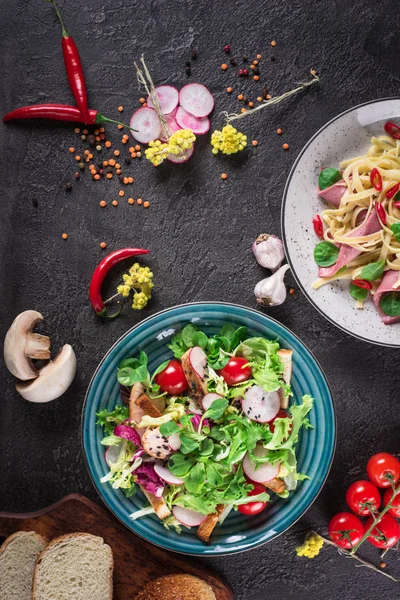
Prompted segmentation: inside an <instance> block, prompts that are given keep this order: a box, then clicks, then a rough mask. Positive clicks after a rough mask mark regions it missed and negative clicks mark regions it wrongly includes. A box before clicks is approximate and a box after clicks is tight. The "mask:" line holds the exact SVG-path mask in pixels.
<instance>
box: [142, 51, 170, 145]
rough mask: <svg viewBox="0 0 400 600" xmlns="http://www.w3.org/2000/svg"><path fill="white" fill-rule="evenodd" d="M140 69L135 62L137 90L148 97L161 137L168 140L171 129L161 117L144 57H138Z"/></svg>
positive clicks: (154, 89) (162, 116) (158, 103)
mask: <svg viewBox="0 0 400 600" xmlns="http://www.w3.org/2000/svg"><path fill="white" fill-rule="evenodd" d="M140 62H141V63H142V64H141V67H140V66H139V65H138V64H137V63H136V62H135V63H134V65H135V69H136V77H137V81H138V84H139V90H144V91H145V92H146V94H147V95H148V96H150V98H151V101H152V103H153V106H154V110H155V111H156V113H157V116H158V118H159V119H160V123H161V129H162V133H163V137H165V138H166V139H169V138H170V137H171V135H172V132H171V129H170V128H169V126H168V123H167V120H166V118H165V115H163V113H162V110H161V105H160V101H159V99H158V96H157V92H156V88H155V85H154V83H153V79H152V77H151V75H150V71H149V69H148V68H147V65H146V63H145V60H144V55H143V54H142V56H141V57H140Z"/></svg>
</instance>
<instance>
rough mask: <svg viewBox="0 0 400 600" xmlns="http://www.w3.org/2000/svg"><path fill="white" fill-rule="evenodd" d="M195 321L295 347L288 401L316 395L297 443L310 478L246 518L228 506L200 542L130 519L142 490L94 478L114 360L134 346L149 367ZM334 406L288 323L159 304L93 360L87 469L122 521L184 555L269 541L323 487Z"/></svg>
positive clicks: (151, 520)
mask: <svg viewBox="0 0 400 600" xmlns="http://www.w3.org/2000/svg"><path fill="white" fill-rule="evenodd" d="M190 322H192V323H196V325H197V326H198V327H199V328H201V329H202V330H203V331H205V333H207V334H214V333H216V332H217V331H218V330H219V329H220V327H221V326H222V325H224V324H225V323H233V324H234V325H236V326H240V325H245V326H247V327H248V328H249V335H250V336H264V337H267V338H270V339H278V340H279V342H280V343H281V346H282V347H283V348H290V349H292V350H293V351H294V354H293V378H292V389H293V392H294V400H293V401H294V402H297V403H299V402H300V400H301V397H302V396H303V395H304V394H311V396H313V397H314V398H315V407H314V408H313V410H312V411H311V413H310V421H311V423H312V425H313V426H314V427H315V429H308V430H306V431H302V434H301V436H300V439H299V443H298V452H297V455H298V466H299V471H301V472H303V473H307V474H308V476H309V477H310V478H311V480H310V481H308V480H307V481H304V482H301V483H299V486H298V488H297V490H296V491H295V492H294V493H292V494H291V496H290V497H289V498H288V499H286V500H282V499H279V498H276V500H275V501H274V502H273V503H272V504H271V505H270V506H269V508H268V509H267V510H266V511H264V512H263V513H261V514H259V515H257V516H254V517H245V516H244V515H242V514H240V513H239V512H235V511H232V512H231V513H230V515H229V516H228V518H227V519H226V520H225V521H224V523H223V524H222V526H220V527H216V529H215V530H214V533H213V535H212V541H211V542H210V543H209V544H208V545H206V544H204V543H203V542H201V541H200V540H199V539H198V538H197V537H196V532H195V530H193V531H192V530H188V529H183V531H182V533H181V534H180V535H178V534H177V533H175V531H172V530H167V529H166V528H165V527H164V526H163V525H162V523H161V521H160V520H159V519H158V518H157V517H156V516H155V515H150V516H147V517H143V518H142V519H138V520H137V521H132V520H131V519H130V518H129V514H130V513H132V512H134V511H135V510H137V509H139V508H142V507H143V506H147V505H148V502H147V501H146V499H145V498H144V496H143V495H142V493H141V492H138V493H137V494H136V495H135V496H134V497H133V498H126V497H125V496H124V494H123V492H121V491H120V490H113V489H112V488H111V486H110V485H109V484H107V483H105V484H101V483H100V478H101V477H102V476H103V475H105V474H106V473H107V472H108V469H107V466H106V463H105V461H104V447H103V446H102V445H101V443H100V442H101V439H102V437H103V434H102V428H101V427H100V426H98V425H96V415H95V413H96V412H98V411H99V410H101V409H103V408H107V409H109V410H111V409H112V408H113V407H114V406H115V404H117V403H119V402H120V397H119V385H118V382H117V378H116V373H117V367H118V365H119V363H120V362H121V361H122V359H123V358H126V357H127V356H134V355H136V354H137V353H138V352H140V350H144V351H145V352H147V354H148V356H149V366H150V370H153V369H155V368H156V367H157V366H158V365H159V364H160V363H161V362H163V361H164V360H166V359H168V358H170V357H171V352H170V351H169V350H168V349H167V348H166V344H167V343H168V341H169V339H170V337H171V336H172V335H173V333H174V332H175V331H177V330H180V329H182V328H183V327H184V326H185V325H186V324H187V323H190ZM335 425H336V424H335V411H334V407H333V403H332V398H331V394H330V390H329V386H328V384H327V381H326V379H325V377H324V375H323V373H322V371H321V368H320V366H319V365H318V363H317V362H316V360H315V358H314V357H313V356H312V354H311V353H310V351H309V350H308V349H307V348H306V347H305V346H304V345H303V344H302V342H301V341H300V340H299V339H298V338H297V337H296V336H295V335H294V334H293V333H291V332H290V331H289V330H288V329H287V328H286V327H284V326H283V325H281V324H280V323H278V322H277V321H275V320H274V319H271V318H270V317H267V316H266V315H263V314H262V313H260V312H257V311H255V310H250V309H248V308H244V307H242V306H237V305H232V304H224V303H218V302H204V303H203V302H201V303H194V304H185V305H182V306H177V307H175V308H170V309H167V310H164V311H162V312H160V313H157V314H156V315H154V316H152V317H150V318H148V319H146V320H144V321H142V322H141V323H139V325H137V326H136V327H133V329H131V330H130V331H128V332H127V333H126V334H125V335H124V336H123V337H122V338H121V339H119V340H118V342H117V343H116V344H115V345H114V346H113V347H112V348H111V350H109V352H108V353H107V354H106V356H105V357H104V358H103V360H102V361H101V363H100V365H99V366H98V368H97V370H96V372H95V374H94V376H93V379H92V381H91V383H90V385H89V388H88V391H87V394H86V399H85V403H84V407H83V420H82V427H83V446H84V452H85V457H86V460H87V464H88V468H89V472H90V474H91V477H92V479H93V482H94V485H95V487H96V489H97V491H98V493H99V494H100V496H101V498H102V499H103V501H104V502H105V504H106V505H107V506H108V508H109V509H110V510H111V511H112V512H113V513H114V515H115V516H116V517H118V519H120V521H122V523H124V525H126V526H127V527H128V529H131V530H132V531H134V532H135V533H136V534H138V535H139V536H141V537H143V538H145V539H146V540H148V541H149V542H152V543H153V544H156V545H157V546H161V547H163V548H167V549H169V550H173V551H175V552H182V553H184V554H194V555H214V556H217V555H221V554H232V553H234V552H242V551H244V550H249V549H250V548H255V547H256V546H259V545H260V544H263V543H265V542H268V541H270V540H272V539H274V538H275V537H276V536H278V535H279V534H281V533H282V532H283V531H285V530H286V529H288V528H289V527H290V526H291V525H293V523H295V522H296V521H297V519H299V518H300V517H301V515H302V514H303V513H304V512H305V511H306V510H307V509H308V508H309V507H310V505H311V504H312V502H313V501H314V500H315V498H316V497H317V495H318V493H319V491H320V490H321V488H322V486H323V484H324V481H325V479H326V477H327V475H328V472H329V468H330V466H331V462H332V458H333V453H334V449H335V441H336V426H335Z"/></svg>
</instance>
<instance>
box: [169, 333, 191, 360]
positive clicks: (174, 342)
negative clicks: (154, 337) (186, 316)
mask: <svg viewBox="0 0 400 600" xmlns="http://www.w3.org/2000/svg"><path fill="white" fill-rule="evenodd" d="M167 348H169V349H170V350H172V353H173V355H174V357H175V358H178V359H181V358H182V356H183V355H184V354H185V352H186V350H187V347H186V345H185V343H184V341H183V339H182V334H181V333H177V334H175V335H174V336H172V338H171V342H170V343H169V344H167Z"/></svg>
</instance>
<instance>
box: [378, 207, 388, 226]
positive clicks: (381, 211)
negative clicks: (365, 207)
mask: <svg viewBox="0 0 400 600" xmlns="http://www.w3.org/2000/svg"><path fill="white" fill-rule="evenodd" d="M376 212H377V213H378V217H379V218H380V220H381V222H382V225H386V210H385V209H384V208H383V204H381V203H380V202H377V203H376Z"/></svg>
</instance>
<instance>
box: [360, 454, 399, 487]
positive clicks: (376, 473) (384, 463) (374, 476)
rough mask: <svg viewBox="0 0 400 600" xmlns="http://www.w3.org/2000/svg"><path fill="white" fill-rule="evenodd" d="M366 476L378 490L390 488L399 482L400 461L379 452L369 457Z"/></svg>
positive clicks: (390, 455)
mask: <svg viewBox="0 0 400 600" xmlns="http://www.w3.org/2000/svg"><path fill="white" fill-rule="evenodd" d="M367 474H368V477H369V478H370V480H371V481H372V483H374V484H375V485H377V486H378V487H379V488H387V487H390V486H391V482H393V483H397V482H398V481H399V480H400V461H398V460H397V458H396V457H395V456H393V455H392V454H388V453H387V452H380V453H379V454H375V455H374V456H371V458H370V459H369V461H368V463H367Z"/></svg>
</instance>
